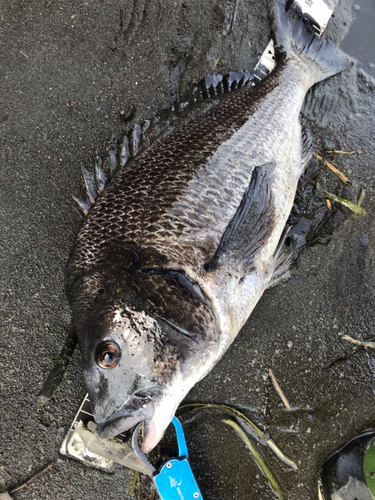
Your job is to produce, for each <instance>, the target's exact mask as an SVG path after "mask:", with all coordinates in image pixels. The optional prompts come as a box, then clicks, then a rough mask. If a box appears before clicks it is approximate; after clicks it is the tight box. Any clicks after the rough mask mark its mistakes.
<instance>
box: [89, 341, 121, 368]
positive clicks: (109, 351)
mask: <svg viewBox="0 0 375 500" xmlns="http://www.w3.org/2000/svg"><path fill="white" fill-rule="evenodd" d="M120 358H121V349H120V347H119V346H118V345H117V344H116V342H113V341H111V342H102V343H101V344H99V345H98V347H97V348H96V353H95V360H96V363H97V365H98V366H100V368H113V367H115V366H116V365H117V363H118V362H119V360H120Z"/></svg>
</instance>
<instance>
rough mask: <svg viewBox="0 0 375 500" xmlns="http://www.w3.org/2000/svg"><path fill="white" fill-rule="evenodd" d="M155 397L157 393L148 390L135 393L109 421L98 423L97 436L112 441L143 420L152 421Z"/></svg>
mask: <svg viewBox="0 0 375 500" xmlns="http://www.w3.org/2000/svg"><path fill="white" fill-rule="evenodd" d="M154 396H155V391H147V390H146V391H141V392H137V393H135V394H134V395H133V396H131V397H130V398H129V399H128V400H127V401H126V403H125V404H124V405H123V406H122V407H121V408H120V409H119V410H117V411H115V412H114V413H113V414H112V415H111V416H110V417H109V418H108V419H107V420H105V421H104V422H102V423H98V426H97V428H96V433H97V435H98V436H99V437H100V438H103V439H110V438H113V437H115V436H117V435H118V434H121V433H122V432H125V431H127V430H129V429H131V428H132V427H134V426H135V425H137V424H138V423H139V422H142V421H143V420H151V419H152V417H153V415H154V412H155V406H154V401H153V398H154Z"/></svg>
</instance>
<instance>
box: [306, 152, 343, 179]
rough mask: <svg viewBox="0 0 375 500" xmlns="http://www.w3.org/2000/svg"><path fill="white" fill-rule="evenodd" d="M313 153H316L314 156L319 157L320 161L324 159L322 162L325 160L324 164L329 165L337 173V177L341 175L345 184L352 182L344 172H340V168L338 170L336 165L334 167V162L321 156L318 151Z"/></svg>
mask: <svg viewBox="0 0 375 500" xmlns="http://www.w3.org/2000/svg"><path fill="white" fill-rule="evenodd" d="M313 155H314V156H315V158H317V159H318V160H319V161H322V162H323V164H324V165H325V166H326V167H328V168H329V169H330V170H332V172H333V173H335V174H336V175H337V177H339V178H340V179H341V180H342V182H344V183H345V184H351V181H350V180H349V179H348V178H347V177H345V175H344V174H342V173H341V172H340V170H338V169H337V168H336V167H334V166H333V165H332V163H329V162H328V161H326V160H323V158H322V157H321V156H319V155H318V154H317V153H313Z"/></svg>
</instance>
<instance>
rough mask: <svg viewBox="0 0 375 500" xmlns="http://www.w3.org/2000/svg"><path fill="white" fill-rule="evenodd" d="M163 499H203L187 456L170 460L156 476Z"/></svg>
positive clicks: (155, 479)
mask: <svg viewBox="0 0 375 500" xmlns="http://www.w3.org/2000/svg"><path fill="white" fill-rule="evenodd" d="M154 483H155V486H156V488H157V490H158V493H159V495H160V498H161V500H197V499H200V500H202V495H201V492H200V491H199V488H198V485H197V483H196V481H195V478H194V476H193V472H192V470H191V468H190V465H189V462H188V460H187V458H182V459H180V458H172V459H170V460H168V462H166V463H165V464H164V465H163V466H162V467H161V469H160V471H159V472H158V473H157V474H156V475H155V476H154Z"/></svg>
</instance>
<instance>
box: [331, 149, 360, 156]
mask: <svg viewBox="0 0 375 500" xmlns="http://www.w3.org/2000/svg"><path fill="white" fill-rule="evenodd" d="M327 153H337V154H339V155H354V153H355V151H349V152H348V151H336V150H335V149H334V150H333V151H327Z"/></svg>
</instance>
